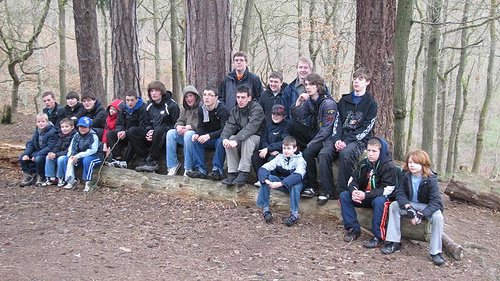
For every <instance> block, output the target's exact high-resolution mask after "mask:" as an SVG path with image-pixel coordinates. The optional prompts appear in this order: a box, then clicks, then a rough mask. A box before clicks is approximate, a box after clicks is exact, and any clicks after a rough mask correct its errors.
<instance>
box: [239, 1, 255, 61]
mask: <svg viewBox="0 0 500 281" xmlns="http://www.w3.org/2000/svg"><path fill="white" fill-rule="evenodd" d="M253 6H254V0H246V4H245V14H244V16H243V23H242V24H241V38H240V51H242V52H248V50H249V48H248V44H249V42H250V32H251V31H252V22H253V9H254V7H253Z"/></svg>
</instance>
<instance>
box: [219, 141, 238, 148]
mask: <svg viewBox="0 0 500 281" xmlns="http://www.w3.org/2000/svg"><path fill="white" fill-rule="evenodd" d="M222 145H223V146H224V148H235V147H237V146H238V142H237V141H235V140H228V139H225V140H223V141H222Z"/></svg>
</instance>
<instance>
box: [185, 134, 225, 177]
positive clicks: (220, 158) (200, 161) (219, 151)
mask: <svg viewBox="0 0 500 281" xmlns="http://www.w3.org/2000/svg"><path fill="white" fill-rule="evenodd" d="M205 148H210V149H215V154H214V158H213V160H212V166H213V167H212V170H218V171H219V172H220V174H221V175H223V174H224V159H226V149H224V146H223V145H222V139H221V138H216V139H209V140H208V141H206V142H205V143H203V144H202V143H199V142H197V141H196V142H194V143H193V149H194V154H193V167H194V169H195V170H198V171H200V172H202V173H203V174H207V166H206V165H205Z"/></svg>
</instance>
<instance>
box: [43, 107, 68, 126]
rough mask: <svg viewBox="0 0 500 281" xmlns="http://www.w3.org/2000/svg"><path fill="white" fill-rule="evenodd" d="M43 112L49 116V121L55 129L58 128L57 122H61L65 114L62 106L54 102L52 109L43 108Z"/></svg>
mask: <svg viewBox="0 0 500 281" xmlns="http://www.w3.org/2000/svg"><path fill="white" fill-rule="evenodd" d="M43 113H45V114H47V116H49V121H50V122H52V125H54V126H55V127H56V129H57V130H59V122H61V120H62V119H63V118H64V115H65V113H64V107H62V106H61V105H59V104H58V103H57V102H56V105H55V106H54V109H52V110H49V109H48V108H44V109H43Z"/></svg>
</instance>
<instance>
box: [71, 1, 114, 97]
mask: <svg viewBox="0 0 500 281" xmlns="http://www.w3.org/2000/svg"><path fill="white" fill-rule="evenodd" d="M73 16H74V19H75V37H76V52H77V56H78V67H79V73H80V90H81V92H82V93H85V92H89V93H93V94H95V95H96V97H97V99H98V100H100V101H105V100H106V93H104V90H103V86H102V70H101V55H100V54H101V53H100V51H99V35H98V32H97V14H96V0H87V1H80V0H73Z"/></svg>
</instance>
